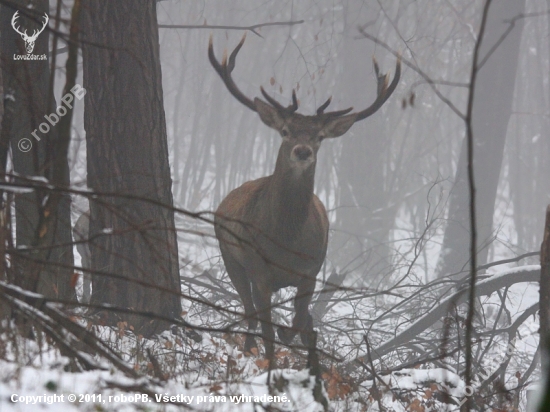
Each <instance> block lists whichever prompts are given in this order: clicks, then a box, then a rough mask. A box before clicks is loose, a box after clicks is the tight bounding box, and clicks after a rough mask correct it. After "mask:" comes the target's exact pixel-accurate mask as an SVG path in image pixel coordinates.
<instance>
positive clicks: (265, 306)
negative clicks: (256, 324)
mask: <svg viewBox="0 0 550 412" xmlns="http://www.w3.org/2000/svg"><path fill="white" fill-rule="evenodd" d="M252 290H253V293H252V297H253V298H254V304H255V305H256V313H257V316H258V318H259V319H260V324H261V325H262V338H263V340H264V345H265V355H266V358H267V359H269V361H270V362H271V360H272V359H273V355H274V353H275V351H274V347H273V342H275V332H274V331H273V324H272V322H271V290H270V289H269V288H268V287H267V286H264V285H255V284H253V285H252Z"/></svg>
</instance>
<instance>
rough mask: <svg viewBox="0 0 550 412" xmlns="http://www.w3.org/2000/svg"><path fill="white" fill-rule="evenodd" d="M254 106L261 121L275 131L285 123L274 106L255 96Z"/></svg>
mask: <svg viewBox="0 0 550 412" xmlns="http://www.w3.org/2000/svg"><path fill="white" fill-rule="evenodd" d="M254 106H255V107H256V111H257V112H258V114H259V115H260V119H262V122H264V123H265V124H266V125H268V126H269V127H271V128H273V129H275V130H277V131H279V130H281V129H282V128H283V126H284V124H285V122H284V119H283V117H282V116H281V115H280V113H279V112H278V111H277V109H276V108H275V107H273V106H271V105H270V104H267V103H266V102H264V101H263V100H261V99H259V98H257V97H256V98H255V99H254Z"/></svg>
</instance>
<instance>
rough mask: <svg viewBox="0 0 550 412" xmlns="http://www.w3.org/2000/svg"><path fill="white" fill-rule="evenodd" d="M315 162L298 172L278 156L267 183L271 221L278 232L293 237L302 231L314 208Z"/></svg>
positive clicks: (285, 236) (288, 238)
mask: <svg viewBox="0 0 550 412" xmlns="http://www.w3.org/2000/svg"><path fill="white" fill-rule="evenodd" d="M314 182H315V164H313V165H311V167H310V168H308V169H306V170H304V171H303V172H301V173H299V174H297V173H296V172H295V171H294V170H292V169H290V168H289V167H285V165H283V162H282V161H281V160H280V159H279V158H278V159H277V164H276V165H275V171H274V172H273V175H272V176H271V179H270V184H269V185H268V196H267V198H268V199H269V202H270V207H269V209H270V211H271V223H272V224H273V225H274V226H275V227H274V229H275V233H277V234H279V235H280V236H281V237H282V238H284V239H285V240H291V239H292V238H294V237H296V235H297V234H298V233H299V231H300V230H301V228H302V226H303V225H304V223H305V222H306V220H307V218H308V215H309V213H310V210H311V202H312V201H313V185H314Z"/></svg>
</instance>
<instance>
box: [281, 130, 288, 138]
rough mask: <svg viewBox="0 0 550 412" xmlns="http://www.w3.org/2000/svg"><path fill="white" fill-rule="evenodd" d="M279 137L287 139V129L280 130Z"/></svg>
mask: <svg viewBox="0 0 550 412" xmlns="http://www.w3.org/2000/svg"><path fill="white" fill-rule="evenodd" d="M281 136H283V137H288V130H287V129H282V130H281Z"/></svg>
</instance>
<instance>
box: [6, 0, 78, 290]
mask: <svg viewBox="0 0 550 412" xmlns="http://www.w3.org/2000/svg"><path fill="white" fill-rule="evenodd" d="M29 4H31V5H32V7H29ZM16 11H19V15H18V18H17V24H18V26H19V27H21V30H23V31H24V30H27V32H29V33H32V32H33V30H34V29H40V28H41V27H42V23H43V22H44V13H45V12H47V11H48V1H47V0H33V1H31V2H29V1H13V2H10V3H4V4H3V5H2V9H1V12H0V14H1V16H0V22H1V24H0V27H1V29H2V36H1V40H0V41H1V53H2V59H1V61H2V72H3V73H2V74H3V81H4V91H5V93H6V94H8V95H9V96H10V98H9V99H5V100H4V102H5V113H4V117H3V119H2V131H1V138H0V162H1V167H2V170H4V171H5V170H6V163H7V152H8V146H9V145H10V144H11V149H12V150H11V153H12V159H13V168H14V171H15V172H16V173H18V174H19V175H21V176H25V177H27V176H45V177H46V178H47V179H48V180H49V181H50V182H51V183H53V184H55V185H58V186H69V169H68V164H67V159H64V160H63V161H64V162H65V166H66V167H64V173H63V176H62V179H61V181H52V178H53V174H52V165H53V164H55V163H56V162H58V159H54V158H50V160H51V163H50V164H46V163H45V159H46V151H48V150H50V149H51V148H53V147H54V146H55V144H56V142H57V137H58V134H57V132H58V131H57V128H56V126H55V125H51V124H49V123H48V122H47V121H46V119H45V118H44V116H46V115H48V114H49V113H50V112H52V111H54V110H55V108H56V104H55V101H53V96H50V95H49V80H50V70H49V65H48V60H15V59H14V55H26V54H28V53H27V51H26V50H25V43H24V41H23V40H22V38H21V36H20V35H19V34H18V33H17V32H16V31H15V30H13V28H12V26H11V19H12V17H13V15H14V13H15V12H16ZM48 36H49V31H48V30H47V29H46V30H44V31H43V32H42V33H40V35H39V36H38V38H37V39H36V43H35V46H34V50H33V51H32V54H35V55H44V54H45V55H48ZM48 102H50V103H51V104H50V105H48ZM41 123H45V124H46V125H47V126H48V128H49V131H47V132H46V133H42V132H41V131H40V130H37V129H38V128H39V125H40V124H41ZM43 129H46V128H45V127H43ZM33 132H34V133H35V136H38V137H39V138H40V140H37V139H36V138H35V137H33V135H32V133H33ZM22 139H27V140H23V141H22ZM23 142H26V143H25V145H27V144H30V145H32V147H31V148H30V150H29V151H23V150H21V148H20V147H19V146H18V144H23ZM58 180H59V179H58ZM21 181H22V182H24V181H25V180H24V179H21ZM46 195H47V193H41V192H39V191H35V192H33V193H24V194H17V195H16V196H15V215H16V225H17V228H16V240H17V247H18V249H19V250H18V254H17V255H15V256H14V260H13V262H14V265H13V269H14V270H13V279H11V281H12V282H13V283H15V284H17V285H19V286H21V287H23V288H24V289H27V290H32V291H35V292H39V293H42V294H44V295H46V296H49V297H59V298H62V299H74V298H75V294H74V289H73V288H72V287H71V275H72V270H71V269H70V266H71V265H72V264H73V250H72V246H70V244H71V242H72V238H71V225H70V202H71V200H70V196H68V195H63V196H61V200H60V202H59V204H58V206H57V213H55V214H54V216H52V218H53V219H55V222H54V224H53V227H54V228H55V233H52V234H51V236H50V237H49V238H48V242H47V245H46V246H48V247H49V250H48V251H47V253H43V252H42V251H40V250H33V248H32V247H33V246H36V244H37V242H38V240H39V239H40V237H41V236H40V234H39V233H37V231H38V221H39V216H40V214H41V213H42V212H43V205H44V202H43V199H44V196H46ZM48 235H50V234H48ZM57 244H63V245H67V246H60V247H57V246H55V245H57ZM23 246H24V247H25V249H23ZM44 256H45V257H46V258H45V259H44ZM58 264H60V265H58ZM61 265H62V266H64V267H62V266H61Z"/></svg>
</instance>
